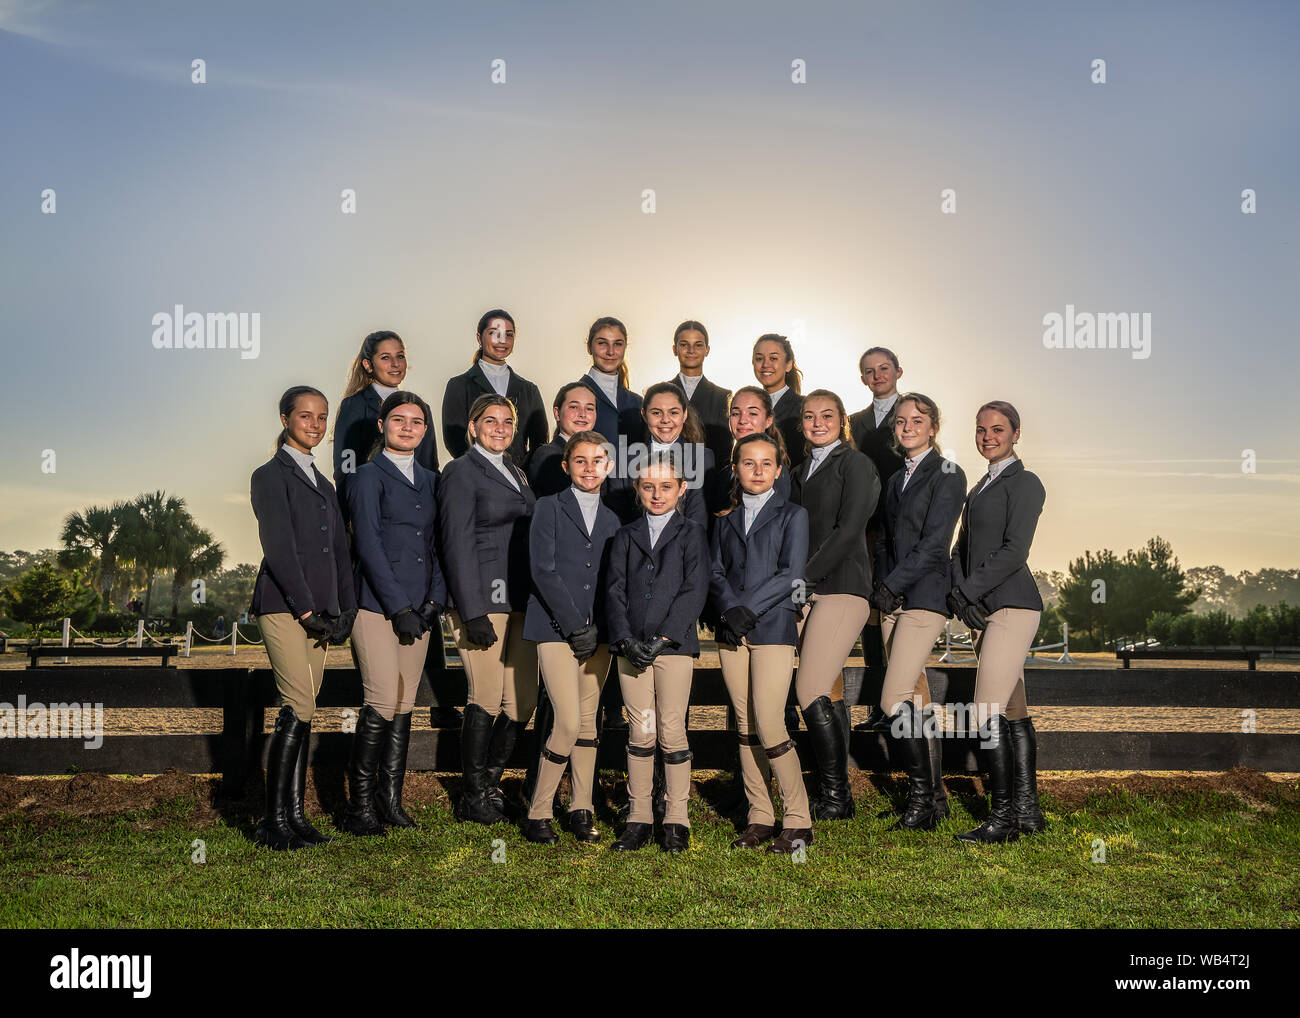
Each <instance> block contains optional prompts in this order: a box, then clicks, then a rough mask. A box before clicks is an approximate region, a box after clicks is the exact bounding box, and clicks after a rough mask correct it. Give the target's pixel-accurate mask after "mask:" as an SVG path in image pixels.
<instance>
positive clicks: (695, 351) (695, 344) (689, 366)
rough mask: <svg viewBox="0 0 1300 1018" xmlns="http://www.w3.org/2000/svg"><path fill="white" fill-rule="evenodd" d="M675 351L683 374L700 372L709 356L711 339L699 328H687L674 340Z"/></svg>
mask: <svg viewBox="0 0 1300 1018" xmlns="http://www.w3.org/2000/svg"><path fill="white" fill-rule="evenodd" d="M673 353H674V354H676V355H677V363H678V364H679V365H680V366H681V369H682V373H683V374H687V375H694V374H698V373H699V371H700V369H701V367H702V366H703V364H704V358H705V357H707V356H708V353H709V341H708V340H707V339H705V338H704V333H702V332H700V331H699V330H698V329H686V330H684V331H682V332H679V333H678V334H677V338H676V339H675V340H673Z"/></svg>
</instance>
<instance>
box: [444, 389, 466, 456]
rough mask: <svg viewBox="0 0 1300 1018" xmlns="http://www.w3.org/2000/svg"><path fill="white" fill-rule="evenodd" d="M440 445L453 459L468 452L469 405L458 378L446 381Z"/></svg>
mask: <svg viewBox="0 0 1300 1018" xmlns="http://www.w3.org/2000/svg"><path fill="white" fill-rule="evenodd" d="M442 444H443V445H445V446H446V447H447V455H448V456H450V457H452V458H453V459H454V458H455V457H457V456H463V455H465V453H466V452H468V451H469V404H468V403H467V402H466V400H465V386H464V384H463V383H462V382H461V380H460V378H459V377H457V378H452V379H449V380H448V382H447V390H446V392H444V393H443V396H442Z"/></svg>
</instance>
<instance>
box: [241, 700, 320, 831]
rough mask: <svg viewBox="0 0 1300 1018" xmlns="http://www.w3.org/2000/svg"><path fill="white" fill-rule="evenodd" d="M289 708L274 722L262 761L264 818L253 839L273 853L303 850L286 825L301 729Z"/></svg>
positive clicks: (282, 708)
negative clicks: (263, 761) (264, 764)
mask: <svg viewBox="0 0 1300 1018" xmlns="http://www.w3.org/2000/svg"><path fill="white" fill-rule="evenodd" d="M304 727H305V726H304V725H303V723H302V722H301V721H299V720H298V715H297V714H295V713H294V711H293V708H292V707H290V706H289V705H288V704H285V705H284V706H283V707H281V708H280V714H279V716H278V717H277V718H276V719H275V734H274V735H272V736H271V746H270V751H269V752H268V754H267V758H266V815H265V816H264V817H262V819H261V820H260V821H259V822H258V825H257V831H256V832H255V833H254V835H253V837H254V839H255V840H256V841H257V843H258V844H259V845H265V846H266V847H267V848H271V849H274V850H275V851H277V852H283V851H286V850H288V851H292V850H294V849H299V848H306V847H307V845H308V842H306V841H304V840H303V839H302V838H301V837H300V836H299V835H298V833H297V832H296V831H295V830H294V829H293V827H292V826H291V825H290V823H289V816H290V804H291V801H292V796H293V788H294V785H295V784H296V782H297V780H298V751H299V749H300V748H301V741H302V729H303V728H304Z"/></svg>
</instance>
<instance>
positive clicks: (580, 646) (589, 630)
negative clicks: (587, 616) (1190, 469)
mask: <svg viewBox="0 0 1300 1018" xmlns="http://www.w3.org/2000/svg"><path fill="white" fill-rule="evenodd" d="M564 639H565V640H567V641H568V644H569V646H570V647H572V648H573V656H574V657H576V658H577V659H578V660H579V661H586V660H587V659H588V658H589V657H591V655H592V654H594V653H596V647H597V646H598V645H599V638H598V637H597V635H596V627H595V626H593V625H592V624H591V623H588V624H587V625H585V626H579V627H578V628H577V629H575V630H574V631H573V632H571V633H570V634H569V635H568V636H566V637H565V638H564Z"/></svg>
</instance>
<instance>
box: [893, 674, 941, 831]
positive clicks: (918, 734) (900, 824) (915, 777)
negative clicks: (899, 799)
mask: <svg viewBox="0 0 1300 1018" xmlns="http://www.w3.org/2000/svg"><path fill="white" fill-rule="evenodd" d="M922 724H923V722H922V718H921V713H920V711H918V710H917V709H916V705H915V704H913V703H912V702H911V701H907V700H905V701H904V702H903V704H902V706H900V707H899V708H898V713H897V714H895V715H894V717H893V719H892V721H891V723H890V725H891V728H892V729H893V731H895V732H901V733H902V735H901V736H899V737H898V738H895V739H894V741H893V742H892V743H891V747H892V748H896V750H897V752H898V756H899V759H900V762H901V763H902V764H903V769H904V770H905V771H907V779H908V787H907V805H906V806H904V807H903V814H902V816H900V817H899V818H898V820H897V821H896V822H895V823H894V825H893V826H892V827H890V828H889V829H890V830H891V831H899V830H913V831H930V830H933V829H934V825H935V816H934V775H933V774H932V773H931V771H930V748H929V747H928V746H927V745H926V739H925V735H924V731H923V728H922Z"/></svg>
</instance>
